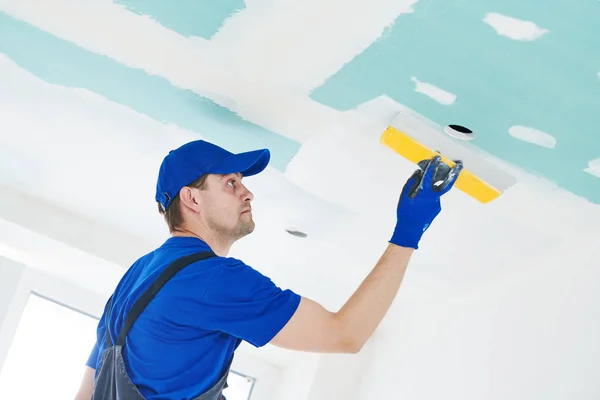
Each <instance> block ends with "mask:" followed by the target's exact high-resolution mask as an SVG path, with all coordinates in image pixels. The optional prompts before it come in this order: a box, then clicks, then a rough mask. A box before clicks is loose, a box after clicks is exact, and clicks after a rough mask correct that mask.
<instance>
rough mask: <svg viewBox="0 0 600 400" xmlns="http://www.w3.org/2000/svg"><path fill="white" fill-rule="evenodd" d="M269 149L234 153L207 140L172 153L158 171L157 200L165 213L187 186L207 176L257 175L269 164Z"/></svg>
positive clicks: (187, 145)
mask: <svg viewBox="0 0 600 400" xmlns="http://www.w3.org/2000/svg"><path fill="white" fill-rule="evenodd" d="M270 158H271V153H270V152H269V150H268V149H262V150H253V151H248V152H245V153H238V154H234V153H231V152H229V151H227V150H225V149H223V148H221V147H219V146H217V145H215V144H212V143H209V142H206V141H204V140H195V141H193V142H189V143H186V144H184V145H183V146H181V147H178V148H177V149H175V150H171V151H170V152H169V154H168V155H167V156H166V157H165V158H164V160H163V162H162V164H161V165H160V170H159V172H158V181H157V183H156V196H155V198H156V201H157V202H158V203H160V204H161V205H162V208H163V210H164V211H166V210H167V208H169V204H171V201H173V198H175V196H177V195H178V194H179V191H180V190H181V188H183V187H184V186H187V185H189V184H190V183H192V182H194V181H195V180H196V179H198V178H200V177H201V176H202V175H205V174H223V175H225V174H235V173H238V172H239V173H241V174H242V175H243V176H252V175H256V174H258V173H259V172H261V171H262V170H264V169H265V168H266V167H267V165H268V164H269V160H270Z"/></svg>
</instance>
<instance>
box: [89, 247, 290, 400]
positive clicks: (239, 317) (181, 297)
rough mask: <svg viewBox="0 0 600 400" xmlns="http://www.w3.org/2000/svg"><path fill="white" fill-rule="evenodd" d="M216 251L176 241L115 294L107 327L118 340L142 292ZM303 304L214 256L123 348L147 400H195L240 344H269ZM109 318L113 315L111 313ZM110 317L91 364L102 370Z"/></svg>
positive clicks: (157, 301) (189, 270) (190, 270)
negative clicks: (185, 261)
mask: <svg viewBox="0 0 600 400" xmlns="http://www.w3.org/2000/svg"><path fill="white" fill-rule="evenodd" d="M203 251H210V248H209V247H208V245H207V244H206V243H204V242H203V241H202V240H200V239H197V238H193V237H171V238H169V239H168V240H167V241H165V243H164V244H163V245H162V246H160V247H159V248H158V249H156V250H154V251H153V252H151V253H149V254H147V255H145V256H143V257H141V258H140V259H139V260H137V261H136V262H135V263H134V264H133V265H132V266H131V268H129V270H128V271H127V272H126V273H125V275H124V276H123V278H122V279H121V281H120V282H119V284H118V285H117V288H116V289H115V292H114V294H113V306H112V309H111V312H110V313H109V314H110V316H109V319H108V325H109V329H110V333H111V337H112V339H113V341H115V340H116V338H117V337H118V335H119V332H120V330H121V326H122V324H123V322H124V321H125V318H126V316H127V312H128V311H129V310H130V309H131V307H132V306H133V304H134V303H135V301H136V300H137V299H138V297H139V296H140V295H141V293H143V292H144V290H146V288H148V286H150V284H152V282H154V280H155V279H156V278H157V277H158V275H160V273H161V272H162V271H163V270H164V269H165V268H166V267H167V266H168V265H169V264H170V263H171V262H173V261H175V260H176V259H177V258H180V257H183V256H185V255H188V254H192V253H198V252H203ZM299 302H300V296H299V295H297V294H296V293H294V292H292V291H291V290H282V289H280V288H279V287H277V286H276V285H275V284H274V283H273V282H272V281H271V280H270V279H269V278H267V277H265V276H264V275H262V274H260V273H259V272H258V271H256V270H254V269H253V268H251V267H249V266H247V265H246V264H244V263H243V262H242V261H240V260H237V259H234V258H230V257H218V256H217V257H212V258H209V259H206V260H202V261H198V262H196V263H193V264H190V265H188V266H187V267H185V268H184V269H183V270H181V271H180V272H179V273H177V274H176V275H175V276H174V277H173V278H172V279H171V280H170V281H169V282H168V283H167V284H166V285H165V286H164V287H163V288H162V289H161V291H160V292H159V293H158V295H157V296H156V297H155V298H154V299H153V300H152V301H151V302H150V304H149V305H148V307H146V309H145V310H144V311H143V312H142V314H141V315H140V317H139V318H138V319H137V321H136V322H135V323H134V325H133V327H132V329H131V331H130V332H129V336H128V337H127V342H126V344H125V347H124V349H123V355H124V359H125V365H126V368H127V372H128V374H129V377H130V378H131V380H132V381H133V383H134V384H135V385H136V386H137V388H138V390H139V391H140V392H141V393H142V395H143V396H144V397H145V398H146V399H148V400H158V399H191V398H194V397H196V396H198V395H199V394H201V393H203V392H204V391H206V390H207V389H208V388H210V387H211V386H212V385H213V384H214V383H215V382H216V381H217V380H218V379H219V378H220V376H221V374H222V372H223V369H224V367H225V366H226V365H227V363H228V362H229V360H230V358H231V356H232V354H233V352H234V351H235V349H236V348H237V347H238V346H239V344H240V343H241V341H242V340H243V341H246V342H248V343H250V344H252V345H253V346H255V347H261V346H264V345H265V344H267V343H268V342H269V341H270V340H271V339H272V338H273V337H274V336H275V335H276V334H277V333H278V332H279V331H280V330H281V328H283V326H284V325H285V324H286V323H287V322H288V321H289V319H290V318H291V317H292V315H293V314H294V312H295V311H296V309H297V307H298V304H299ZM105 311H106V310H105ZM105 323H106V313H104V314H103V315H102V317H101V319H100V322H99V324H98V330H97V343H96V345H95V346H94V348H93V350H92V353H91V354H90V356H89V359H88V362H87V365H88V366H90V367H92V368H95V369H96V370H98V368H99V362H100V360H101V355H102V352H103V351H104V349H105V347H106V340H105V330H104V329H105Z"/></svg>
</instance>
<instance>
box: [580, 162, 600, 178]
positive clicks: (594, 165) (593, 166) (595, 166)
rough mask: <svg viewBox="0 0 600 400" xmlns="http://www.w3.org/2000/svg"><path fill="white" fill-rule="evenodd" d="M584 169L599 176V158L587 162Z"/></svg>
mask: <svg viewBox="0 0 600 400" xmlns="http://www.w3.org/2000/svg"><path fill="white" fill-rule="evenodd" d="M584 171H585V172H587V173H588V174H592V175H594V176H597V177H598V178H600V158H597V159H595V160H590V161H589V162H588V167H587V168H585V169H584Z"/></svg>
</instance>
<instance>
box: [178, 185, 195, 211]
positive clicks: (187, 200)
mask: <svg viewBox="0 0 600 400" xmlns="http://www.w3.org/2000/svg"><path fill="white" fill-rule="evenodd" d="M197 195H198V194H197V193H196V191H195V190H193V189H192V188H190V187H188V186H185V187H183V188H181V190H180V191H179V198H180V202H181V204H182V205H183V206H185V207H187V208H189V209H191V210H193V211H194V212H198V211H199V209H200V204H199V202H200V199H199V198H198V197H197Z"/></svg>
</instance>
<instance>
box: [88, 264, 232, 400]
mask: <svg viewBox="0 0 600 400" xmlns="http://www.w3.org/2000/svg"><path fill="white" fill-rule="evenodd" d="M213 256H215V254H214V253H212V252H202V253H196V254H191V255H189V256H185V257H182V258H180V259H178V260H175V261H174V262H173V263H171V264H170V265H169V266H168V267H167V268H166V269H165V270H164V271H163V272H162V273H161V274H160V276H159V277H158V278H157V279H156V281H155V282H154V283H152V285H150V287H149V288H148V289H146V291H145V292H144V293H142V295H141V296H140V298H139V299H138V300H137V301H136V302H135V304H134V305H133V307H132V308H131V311H130V312H129V314H128V315H127V318H125V322H124V323H123V327H122V328H121V332H120V333H119V337H118V339H117V343H116V344H113V341H112V339H111V337H110V333H109V330H108V323H106V327H107V328H106V344H107V346H106V349H105V350H104V352H103V353H102V360H101V361H100V367H99V369H98V373H97V374H96V379H95V382H94V393H93V395H92V400H144V396H142V394H141V393H140V392H139V390H138V389H137V387H136V386H135V385H134V384H133V382H132V381H131V379H130V378H129V376H128V375H127V371H126V370H125V362H124V361H123V354H122V349H123V346H125V339H126V337H127V334H128V333H129V330H130V329H131V327H132V326H133V323H134V322H135V321H136V320H137V318H138V317H139V315H140V314H141V313H142V311H143V310H144V309H145V308H146V306H147V305H148V304H149V303H150V301H151V300H152V299H153V298H154V296H156V294H157V293H158V292H159V291H160V289H161V288H162V287H163V286H164V285H165V284H166V283H167V282H168V281H169V280H170V279H171V278H172V277H173V276H174V275H175V274H176V273H177V272H179V271H180V270H182V269H183V268H185V267H186V266H188V265H189V264H191V263H193V262H196V261H200V260H204V259H207V258H209V257H213ZM111 305H112V297H111V298H110V300H109V304H108V308H107V310H106V316H105V319H106V321H108V313H109V312H110V308H111ZM232 361H233V357H232V358H231V360H230V361H229V363H228V365H227V366H226V368H225V370H224V372H223V374H222V376H221V378H220V379H219V380H218V381H217V382H216V383H215V384H214V385H213V386H212V387H211V388H210V389H208V390H207V391H206V392H204V393H202V394H201V395H199V396H198V397H196V398H194V400H224V399H225V397H223V395H222V391H223V389H225V388H226V387H227V376H228V375H229V368H230V367H231V362H232ZM177 400H179V399H177Z"/></svg>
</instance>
